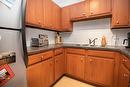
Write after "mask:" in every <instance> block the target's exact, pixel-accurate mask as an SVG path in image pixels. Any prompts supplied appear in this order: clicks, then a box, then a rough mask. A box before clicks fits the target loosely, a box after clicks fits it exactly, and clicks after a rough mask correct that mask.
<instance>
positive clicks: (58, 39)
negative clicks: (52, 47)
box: [55, 32, 62, 44]
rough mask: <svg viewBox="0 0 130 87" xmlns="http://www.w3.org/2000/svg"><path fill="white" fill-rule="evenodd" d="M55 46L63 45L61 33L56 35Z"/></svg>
mask: <svg viewBox="0 0 130 87" xmlns="http://www.w3.org/2000/svg"><path fill="white" fill-rule="evenodd" d="M55 44H62V37H61V35H60V33H59V32H57V33H56V37H55Z"/></svg>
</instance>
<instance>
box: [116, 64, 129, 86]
mask: <svg viewBox="0 0 130 87" xmlns="http://www.w3.org/2000/svg"><path fill="white" fill-rule="evenodd" d="M129 81H130V72H129V70H128V69H127V68H126V67H125V66H124V65H123V64H121V66H120V69H119V81H118V87H129Z"/></svg>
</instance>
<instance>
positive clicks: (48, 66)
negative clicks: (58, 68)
mask: <svg viewBox="0 0 130 87" xmlns="http://www.w3.org/2000/svg"><path fill="white" fill-rule="evenodd" d="M41 71H42V73H41V77H42V87H50V86H51V85H52V84H53V82H54V59H53V58H51V59H48V60H45V61H43V62H42V69H41ZM36 87H37V86H36Z"/></svg>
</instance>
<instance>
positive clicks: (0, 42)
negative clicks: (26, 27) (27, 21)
mask: <svg viewBox="0 0 130 87" xmlns="http://www.w3.org/2000/svg"><path fill="white" fill-rule="evenodd" d="M2 1H6V0H0V27H6V28H7V27H8V28H12V29H13V28H15V29H21V26H22V24H21V21H22V20H21V14H22V13H21V2H22V1H21V0H14V3H13V5H12V7H11V8H9V7H8V6H7V5H5V4H4V3H3V2H2ZM7 1H8V0H7ZM8 51H14V52H15V53H16V62H15V63H12V64H9V66H10V67H11V69H12V70H13V72H14V74H15V76H14V78H12V79H11V80H9V82H7V83H6V84H5V85H4V86H3V87H27V79H26V66H25V63H24V58H23V57H24V51H23V44H22V34H21V32H20V30H8V29H2V28H1V29H0V53H1V52H8Z"/></svg>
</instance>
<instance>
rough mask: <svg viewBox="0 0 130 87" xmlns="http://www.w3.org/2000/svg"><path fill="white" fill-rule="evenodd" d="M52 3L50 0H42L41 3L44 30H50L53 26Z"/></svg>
mask: <svg viewBox="0 0 130 87" xmlns="http://www.w3.org/2000/svg"><path fill="white" fill-rule="evenodd" d="M52 5H53V3H52V1H51V0H44V3H43V10H44V19H43V22H44V28H46V29H52V26H53V24H52V23H53V19H52Z"/></svg>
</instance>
